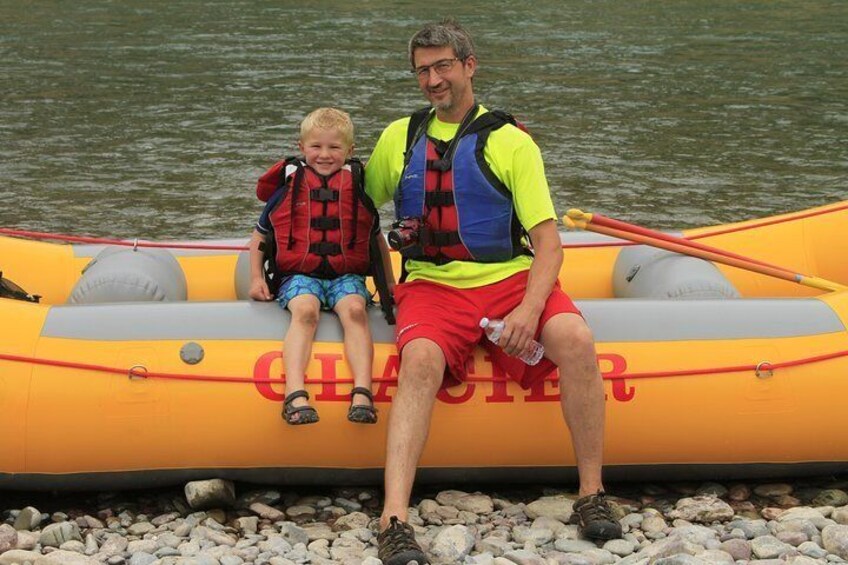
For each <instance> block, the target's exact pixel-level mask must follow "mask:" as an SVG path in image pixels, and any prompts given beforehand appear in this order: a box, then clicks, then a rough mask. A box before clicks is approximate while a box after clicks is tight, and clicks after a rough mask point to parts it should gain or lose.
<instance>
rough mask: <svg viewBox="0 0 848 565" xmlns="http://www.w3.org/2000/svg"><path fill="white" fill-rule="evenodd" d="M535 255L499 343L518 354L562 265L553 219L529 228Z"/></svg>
mask: <svg viewBox="0 0 848 565" xmlns="http://www.w3.org/2000/svg"><path fill="white" fill-rule="evenodd" d="M529 233H530V240H531V241H532V243H533V251H534V253H535V257H534V259H533V264H532V265H531V267H530V273H529V276H528V279H527V289H526V290H525V292H524V299H523V300H522V301H521V304H519V305H518V307H517V308H515V310H513V311H512V312H510V313H509V314H508V315H507V316H506V318H504V321H505V328H504V333H503V335H502V336H501V338H500V340H499V342H498V343H499V345H500V346H501V347H503V350H504V351H505V352H506V353H507V354H508V355H519V354H520V353H521V352H523V351H525V350H526V349H527V345H528V344H529V343H530V340H531V339H533V336H534V335H535V333H536V328H537V326H538V325H539V317H540V316H541V315H542V311H543V310H544V309H545V302H547V300H548V296H549V295H550V294H551V290H552V289H553V287H554V283H555V282H556V279H557V276H559V270H560V267H561V266H562V242H561V241H560V238H559V232H558V231H557V227H556V222H555V221H554V220H545V221H543V222H541V223H539V224H537V225H536V226H534V227H533V228H531V229H530V232H529Z"/></svg>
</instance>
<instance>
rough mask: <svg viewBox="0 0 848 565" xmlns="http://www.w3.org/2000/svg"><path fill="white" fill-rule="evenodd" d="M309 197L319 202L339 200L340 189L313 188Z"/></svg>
mask: <svg viewBox="0 0 848 565" xmlns="http://www.w3.org/2000/svg"><path fill="white" fill-rule="evenodd" d="M309 198H310V199H311V200H315V201H318V202H338V200H339V191H338V190H332V189H330V188H313V189H312V190H310V191H309Z"/></svg>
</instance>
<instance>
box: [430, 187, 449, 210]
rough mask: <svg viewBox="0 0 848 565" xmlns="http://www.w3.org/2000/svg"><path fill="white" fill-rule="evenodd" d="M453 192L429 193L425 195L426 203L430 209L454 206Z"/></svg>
mask: <svg viewBox="0 0 848 565" xmlns="http://www.w3.org/2000/svg"><path fill="white" fill-rule="evenodd" d="M453 202H454V200H453V191H452V190H437V191H434V192H428V193H427V194H425V195H424V203H425V204H426V205H427V206H428V207H429V208H437V207H439V206H453Z"/></svg>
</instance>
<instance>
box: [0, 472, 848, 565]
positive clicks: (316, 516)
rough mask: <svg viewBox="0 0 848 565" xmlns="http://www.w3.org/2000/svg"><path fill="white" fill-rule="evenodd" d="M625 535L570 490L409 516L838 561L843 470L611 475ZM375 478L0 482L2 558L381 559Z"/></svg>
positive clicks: (655, 558)
mask: <svg viewBox="0 0 848 565" xmlns="http://www.w3.org/2000/svg"><path fill="white" fill-rule="evenodd" d="M610 490H611V492H612V493H613V494H615V496H612V497H611V498H612V500H613V502H614V507H615V509H616V511H617V512H618V514H619V516H620V519H621V523H622V525H623V527H624V532H625V533H624V538H623V539H618V540H612V541H608V542H606V543H593V542H591V541H587V540H584V539H581V538H580V536H579V535H578V532H577V527H576V526H574V525H572V524H570V519H571V513H572V511H571V507H572V503H573V501H574V499H576V494H575V493H574V492H573V491H565V490H562V489H557V488H550V487H515V488H508V487H495V488H488V489H486V490H485V491H484V492H473V491H471V490H470V489H466V491H459V490H445V489H433V490H429V489H426V488H422V489H421V490H420V491H417V492H416V498H415V500H414V502H415V506H414V507H413V508H412V509H411V513H410V522H411V523H412V524H413V525H414V526H415V529H416V530H417V532H418V539H419V542H420V543H421V545H422V546H423V547H424V549H425V550H426V551H427V552H428V555H430V556H431V559H432V561H433V563H444V564H448V563H467V564H478V565H515V564H518V565H558V564H573V565H583V564H585V565H605V564H612V563H620V564H622V565H635V564H639V565H641V564H647V563H656V564H659V565H697V564H704V563H727V564H732V563H747V562H753V563H763V564H767V563H768V564H778V563H795V564H798V565H801V564H806V563H846V562H848V493H846V490H848V480H838V479H836V478H828V479H819V480H809V481H791V482H769V483H765V482H762V483H754V482H750V483H742V482H738V483H728V484H718V483H705V484H669V485H650V484H638V485H636V484H634V485H613V486H612V488H611V489H610ZM379 496H380V493H379V491H377V490H375V489H363V488H338V489H332V488H327V489H324V490H323V491H321V492H319V493H315V492H306V490H303V491H294V490H275V489H270V488H267V487H256V486H255V485H241V484H239V485H233V484H232V483H229V482H227V481H221V480H211V481H196V482H192V483H189V484H187V485H185V488H184V489H183V490H179V489H170V490H157V491H145V492H134V493H102V494H96V495H88V496H85V495H83V496H78V495H74V496H69V495H44V494H39V493H31V494H29V493H8V492H7V493H3V492H0V501H2V504H0V511H2V514H0V565H10V564H14V563H21V564H25V563H31V564H33V565H59V564H67V565H89V564H90V565H95V564H102V563H107V564H109V565H125V564H127V565H153V564H155V565H160V564H161V565H166V564H167V565H172V564H185V565H240V564H241V563H257V564H271V565H292V564H305V563H310V564H318V565H321V564H329V563H340V564H344V565H348V564H349V565H353V564H357V565H358V564H363V565H379V564H380V560H379V559H377V546H376V543H377V541H376V525H377V524H376V520H375V518H376V517H378V516H379V513H380V507H381V500H380V497H379Z"/></svg>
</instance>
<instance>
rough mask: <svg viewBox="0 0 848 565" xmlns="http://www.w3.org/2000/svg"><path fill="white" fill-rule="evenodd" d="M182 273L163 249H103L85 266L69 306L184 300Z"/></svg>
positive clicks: (170, 255) (172, 258)
mask: <svg viewBox="0 0 848 565" xmlns="http://www.w3.org/2000/svg"><path fill="white" fill-rule="evenodd" d="M187 294H188V293H187V287H186V279H185V274H184V273H183V270H182V268H180V264H179V262H177V260H176V258H174V256H173V255H172V254H171V253H170V252H168V251H166V250H164V249H147V248H140V249H129V248H125V247H107V248H106V249H104V250H103V251H101V252H100V253H98V254H97V256H96V257H94V259H92V260H91V262H90V263H89V264H88V265H87V266H86V267H85V269H84V270H83V275H82V277H80V280H79V281H77V284H76V286H75V287H74V289H73V290H72V291H71V296H70V298H68V302H69V303H70V304H99V303H106V302H151V301H177V300H186V298H187Z"/></svg>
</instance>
